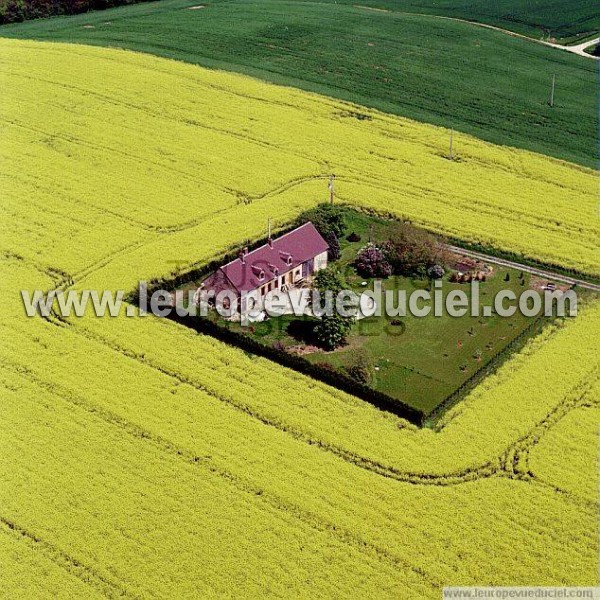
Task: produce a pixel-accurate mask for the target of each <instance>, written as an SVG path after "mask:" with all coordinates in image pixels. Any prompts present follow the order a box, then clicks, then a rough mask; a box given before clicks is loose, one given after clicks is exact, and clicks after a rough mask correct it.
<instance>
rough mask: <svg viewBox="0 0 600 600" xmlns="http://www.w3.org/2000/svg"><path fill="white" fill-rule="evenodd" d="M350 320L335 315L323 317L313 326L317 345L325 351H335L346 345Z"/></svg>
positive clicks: (350, 324)
mask: <svg viewBox="0 0 600 600" xmlns="http://www.w3.org/2000/svg"><path fill="white" fill-rule="evenodd" d="M351 326H352V320H351V319H349V318H346V317H341V316H340V315H338V314H337V313H334V314H332V315H330V316H328V315H324V316H323V317H321V319H320V320H319V322H318V323H317V324H316V325H315V328H314V335H315V338H316V340H317V342H318V344H319V345H320V346H321V347H322V348H324V349H325V350H335V349H336V348H339V347H340V346H342V345H343V344H345V343H346V337H347V335H348V332H349V331H350V327H351Z"/></svg>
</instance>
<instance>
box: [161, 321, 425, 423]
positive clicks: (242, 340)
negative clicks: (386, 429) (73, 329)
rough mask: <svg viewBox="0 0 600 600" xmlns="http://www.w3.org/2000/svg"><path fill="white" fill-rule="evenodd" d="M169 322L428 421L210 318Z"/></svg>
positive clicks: (416, 419)
mask: <svg viewBox="0 0 600 600" xmlns="http://www.w3.org/2000/svg"><path fill="white" fill-rule="evenodd" d="M167 318H169V319H171V320H172V321H175V322H176V323H179V324H180V325H184V326H185V327H189V328H190V329H193V330H194V331H196V332H198V333H202V334H206V335H210V336H212V337H214V338H216V339H218V340H220V341H222V342H225V343H226V344H232V345H234V346H237V347H239V348H241V349H242V350H245V351H247V352H251V353H252V354H256V355H258V356H263V357H265V358H268V359H270V360H272V361H274V362H276V363H278V364H280V365H283V366H284V367H288V368H290V369H293V370H294V371H298V372H300V373H303V374H304V375H308V376H309V377H312V378H313V379H317V380H318V381H322V382H323V383H327V384H328V385H331V386H333V387H335V388H337V389H339V390H342V391H344V392H347V393H348V394H352V395H353V396H357V397H358V398H360V399H361V400H365V401H366V402H369V403H370V404H372V405H373V406H375V407H376V408H378V409H380V410H385V411H387V412H390V413H392V414H394V415H396V416H398V417H401V418H402V419H406V420H407V421H410V422H411V423H414V424H415V425H422V424H423V421H424V419H425V413H423V412H422V411H420V410H418V409H416V408H413V407H412V406H409V405H408V404H405V403H404V402H402V401H400V400H395V399H394V398H391V397H390V396H388V395H387V394H383V393H381V392H378V391H376V390H374V389H372V388H370V387H368V386H366V385H363V384H362V383H359V382H358V381H356V380H354V379H352V378H350V377H348V376H346V375H344V374H343V373H340V372H339V371H332V370H329V369H325V368H323V367H321V366H320V365H317V364H313V363H311V362H309V361H307V360H306V359H305V358H302V357H301V356H298V355H296V354H290V353H288V352H286V351H285V350H279V349H278V348H273V347H272V346H266V345H264V344H261V343H260V342H257V341H256V340H254V339H252V338H250V337H249V336H246V335H244V334H243V333H239V332H237V331H231V330H230V329H226V328H225V327H222V326H220V325H218V324H216V323H213V322H212V321H210V320H209V319H207V318H203V317H192V316H180V315H178V314H176V312H175V311H173V312H172V313H171V314H170V315H169V316H168V317H167Z"/></svg>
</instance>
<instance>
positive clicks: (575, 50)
mask: <svg viewBox="0 0 600 600" xmlns="http://www.w3.org/2000/svg"><path fill="white" fill-rule="evenodd" d="M352 6H353V8H359V9H362V10H368V11H372V12H381V13H391V14H394V15H411V16H415V17H431V18H432V19H443V20H444V21H454V22H456V23H465V24H466V25H473V26H474V27H482V28H484V29H490V30H492V31H498V32H499V33H504V34H505V35H508V36H510V37H514V38H518V39H521V40H527V41H529V42H535V43H537V44H541V45H543V46H547V47H548V48H555V49H556V50H564V51H565V52H569V53H571V54H575V55H577V56H581V57H583V58H591V59H593V60H600V56H593V55H592V54H587V53H586V52H585V51H584V49H585V48H587V47H589V46H593V45H594V44H597V43H598V42H600V37H599V38H595V39H592V40H587V41H585V42H582V43H581V44H576V45H573V46H564V45H563V44H557V43H554V42H547V41H546V40H539V39H537V38H534V37H530V36H528V35H524V34H522V33H517V32H516V31H511V30H510V29H504V28H502V27H498V26H497V25H490V24H489V23H482V22H481V21H469V20H468V19H461V18H460V17H448V16H445V15H435V14H427V13H418V12H407V11H403V10H392V9H387V8H376V7H371V6H364V5H361V4H353V5H352Z"/></svg>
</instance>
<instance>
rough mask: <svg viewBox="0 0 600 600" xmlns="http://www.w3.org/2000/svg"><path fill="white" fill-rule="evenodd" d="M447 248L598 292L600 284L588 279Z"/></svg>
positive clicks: (470, 256)
mask: <svg viewBox="0 0 600 600" xmlns="http://www.w3.org/2000/svg"><path fill="white" fill-rule="evenodd" d="M447 248H448V249H449V250H451V251H452V252H456V254H462V255H463V256H468V257H469V258H474V259H477V260H480V261H482V262H487V263H492V264H495V265H500V266H502V267H510V268H512V269H518V270H520V271H524V272H525V273H531V275H537V276H538V277H541V278H543V279H549V280H551V281H558V282H561V283H568V284H569V285H578V286H579V287H582V288H586V289H588V290H594V291H595V292H600V285H597V284H595V283H590V282H589V281H584V280H583V279H575V278H574V277H568V276H567V275H560V274H558V273H553V272H552V271H545V270H543V269H538V268H536V267H530V266H528V265H523V264H521V263H518V262H514V261H512V260H505V259H504V258H497V257H495V256H489V255H488V254H483V253H482V252H474V251H473V250H465V249H464V248H459V247H458V246H451V245H450V244H448V245H447Z"/></svg>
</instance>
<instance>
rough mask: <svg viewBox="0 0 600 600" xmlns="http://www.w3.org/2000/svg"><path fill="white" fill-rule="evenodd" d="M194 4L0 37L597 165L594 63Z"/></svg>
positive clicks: (369, 15)
mask: <svg viewBox="0 0 600 600" xmlns="http://www.w3.org/2000/svg"><path fill="white" fill-rule="evenodd" d="M196 4H197V3H196V2H195V1H194V0H165V1H163V2H156V3H147V4H146V3H145V4H138V5H135V6H127V7H122V8H117V9H111V10H110V11H100V12H96V13H88V14H82V15H78V16H74V17H59V18H53V19H45V20H40V21H30V22H28V23H23V24H17V25H7V26H4V27H2V28H0V36H4V37H21V38H34V39H40V40H54V41H68V42H78V43H86V44H95V45H101V46H116V47H123V48H129V49H133V50H138V51H143V52H149V53H153V54H156V55H159V56H163V57H167V58H174V59H178V60H183V61H188V62H191V63H197V64H201V65H204V66H208V67H214V68H220V69H227V70H232V71H238V72H242V73H247V74H249V75H252V76H256V77H259V78H262V79H266V80H268V81H272V82H275V83H281V84H286V85H291V86H295V87H298V88H301V89H304V90H309V91H315V92H320V93H323V94H327V95H329V96H333V97H337V98H341V99H343V100H349V101H353V102H356V103H359V104H363V105H366V106H370V107H375V108H378V109H381V110H384V111H386V112H389V113H393V114H399V115H403V116H407V117H410V118H413V119H417V120H420V121H425V122H429V123H434V124H438V125H443V126H446V127H451V128H454V129H456V130H459V131H462V132H466V133H470V134H473V135H475V136H477V137H479V138H481V139H484V140H487V141H491V142H495V143H499V144H506V145H510V146H516V147H520V148H526V149H529V150H533V151H536V152H540V153H543V154H547V155H550V156H555V157H558V158H563V159H566V160H570V161H573V162H577V163H579V164H583V165H586V166H589V167H595V166H596V155H597V139H596V138H597V131H598V110H597V109H598V99H597V65H596V63H595V62H594V61H592V60H590V59H587V58H582V57H578V56H574V55H570V54H568V53H565V52H561V51H558V50H555V49H552V48H548V47H545V46H543V45H541V44H537V43H535V42H532V41H528V40H523V39H518V38H514V37H510V36H508V35H506V34H505V33H502V32H496V31H492V30H488V29H483V28H481V27H476V26H474V25H472V24H469V23H461V22H458V21H451V20H447V19H440V18H436V17H430V16H418V15H407V14H402V13H392V12H381V11H374V10H369V9H365V8H360V7H356V6H350V5H341V4H333V3H324V4H313V3H304V2H290V1H280V0H264V1H263V2H260V3H250V2H244V1H240V0H233V1H229V2H214V3H211V4H210V5H208V6H206V7H205V8H202V9H197V10H188V8H189V7H191V6H194V5H196ZM407 8H409V7H408V5H407ZM423 10H425V9H423ZM456 10H457V14H458V13H459V12H460V11H459V9H458V8H457V9H456ZM586 10H587V9H586ZM569 12H570V13H571V14H573V11H571V10H570V11H569ZM588 12H589V11H588ZM581 13H582V14H587V13H586V12H585V11H584V10H583V8H582V11H581ZM581 18H584V17H581ZM573 19H574V20H576V19H579V12H576V13H575V14H574V16H573ZM554 74H555V75H556V81H557V88H556V95H555V107H554V108H553V109H552V108H550V107H549V106H548V104H547V102H548V97H549V92H550V85H551V80H552V76H553V75H554ZM456 143H457V144H458V145H459V146H460V139H457V142H456Z"/></svg>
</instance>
